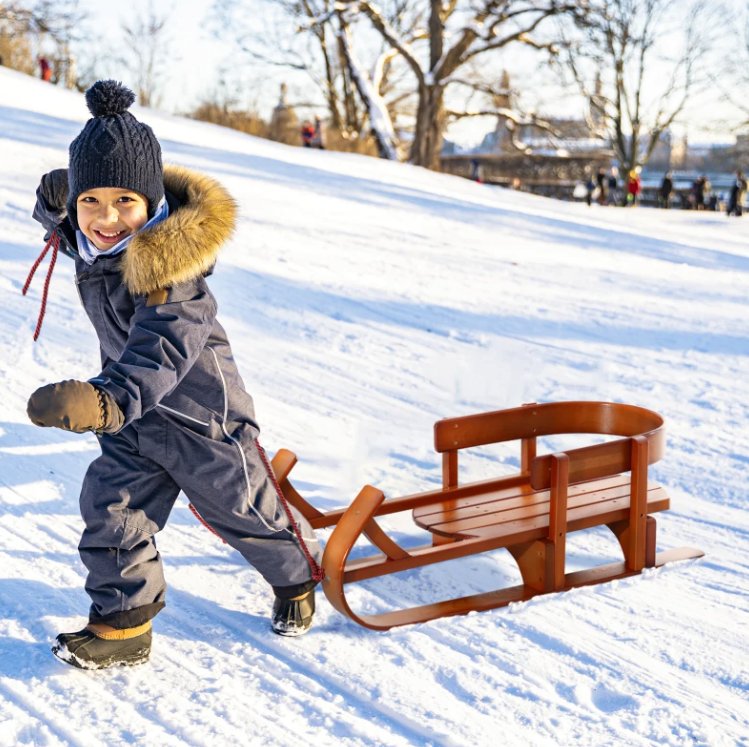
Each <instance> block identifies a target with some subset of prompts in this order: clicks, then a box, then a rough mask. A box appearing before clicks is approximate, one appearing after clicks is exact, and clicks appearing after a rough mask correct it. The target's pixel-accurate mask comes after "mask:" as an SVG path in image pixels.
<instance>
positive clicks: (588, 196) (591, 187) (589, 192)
mask: <svg viewBox="0 0 749 747" xmlns="http://www.w3.org/2000/svg"><path fill="white" fill-rule="evenodd" d="M595 191H596V183H595V182H594V181H593V177H592V176H590V174H589V175H588V178H587V179H586V181H585V202H586V203H587V204H588V207H591V205H592V204H593V193H594V192H595Z"/></svg>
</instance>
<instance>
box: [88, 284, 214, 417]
mask: <svg viewBox="0 0 749 747" xmlns="http://www.w3.org/2000/svg"><path fill="white" fill-rule="evenodd" d="M216 309H217V307H216V301H215V299H214V298H213V295H212V294H211V292H210V291H209V290H208V286H207V285H206V282H205V279H204V278H202V277H201V278H198V279H197V280H193V281H190V282H188V283H181V284H180V285H176V286H174V287H173V288H171V289H169V290H168V292H167V298H166V302H163V303H159V304H157V305H152V306H149V305H148V301H147V298H146V296H138V297H136V308H135V313H134V314H133V318H132V321H131V326H130V333H129V335H128V339H127V344H126V346H125V350H124V351H123V352H122V355H120V357H119V359H118V360H117V361H109V362H108V363H107V365H105V366H104V369H103V370H102V372H101V373H100V374H99V376H97V377H96V378H94V379H89V383H91V384H93V385H94V386H96V388H97V389H101V390H102V391H104V392H105V393H106V394H108V395H110V396H111V397H112V398H113V399H114V401H115V402H116V403H117V404H118V405H119V408H120V410H122V413H123V415H124V422H123V423H122V426H123V427H124V426H125V425H128V424H129V423H131V422H132V421H133V420H138V419H139V418H142V417H143V416H144V415H145V414H146V413H147V412H148V411H149V410H152V409H153V408H154V407H156V405H157V404H158V403H159V402H160V401H161V400H162V399H163V398H164V397H166V396H167V395H168V394H170V393H171V392H172V391H174V389H175V388H176V387H177V385H178V384H179V383H180V381H182V379H183V378H184V377H185V376H186V375H187V372H188V371H189V370H190V368H191V367H192V365H193V363H195V361H196V360H197V359H198V356H199V355H200V353H201V352H202V350H203V348H204V347H205V344H206V342H207V341H208V337H209V335H210V333H211V330H212V329H213V323H214V321H215V318H216Z"/></svg>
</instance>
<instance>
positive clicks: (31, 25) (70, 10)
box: [0, 0, 83, 82]
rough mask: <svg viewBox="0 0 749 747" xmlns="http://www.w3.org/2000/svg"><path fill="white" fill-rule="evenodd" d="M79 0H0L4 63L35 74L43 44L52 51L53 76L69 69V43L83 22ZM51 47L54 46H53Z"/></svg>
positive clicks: (54, 79) (0, 38)
mask: <svg viewBox="0 0 749 747" xmlns="http://www.w3.org/2000/svg"><path fill="white" fill-rule="evenodd" d="M77 6H78V3H77V0H57V1H56V2H53V0H38V2H35V3H28V2H27V3H22V2H0V55H2V58H3V64H4V65H5V66H6V67H10V68H12V69H14V70H19V71H21V72H24V73H27V74H29V75H33V73H34V71H35V70H36V61H35V54H36V53H38V52H40V51H41V49H42V47H44V46H47V47H48V48H49V47H52V49H54V50H55V51H54V53H53V54H52V55H51V58H52V63H53V65H52V68H53V79H52V82H57V78H58V77H59V76H60V75H62V74H64V73H65V71H67V70H68V69H69V64H70V53H69V51H68V49H69V44H70V42H71V41H72V40H74V39H75V38H76V32H77V30H78V29H79V27H80V24H81V22H82V19H83V17H82V14H81V13H80V12H79V10H78V7H77ZM50 51H51V50H50Z"/></svg>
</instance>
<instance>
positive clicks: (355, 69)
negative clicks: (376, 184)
mask: <svg viewBox="0 0 749 747" xmlns="http://www.w3.org/2000/svg"><path fill="white" fill-rule="evenodd" d="M338 21H339V23H340V31H339V38H340V39H341V41H342V42H343V44H342V49H343V52H344V54H345V56H346V63H347V68H348V72H349V75H350V76H351V79H352V80H353V82H354V85H355V86H356V90H357V91H358V92H359V96H360V98H361V100H362V101H363V102H364V106H365V107H366V109H367V114H368V115H369V123H370V126H371V128H372V136H373V137H374V139H375V143H376V144H377V152H378V154H379V156H380V158H387V159H388V160H390V161H397V160H398V144H397V143H396V139H395V131H394V129H393V122H392V120H391V119H390V113H389V112H388V110H387V106H386V105H385V102H384V101H383V99H382V96H380V94H379V93H378V92H377V91H375V89H374V86H373V85H372V81H371V80H370V78H369V75H367V73H366V72H365V71H364V70H363V69H362V67H361V64H360V63H359V60H358V59H357V57H356V54H355V53H354V49H353V45H352V44H351V35H350V32H349V28H348V26H347V24H346V21H345V19H344V17H343V14H342V13H340V12H339V13H338Z"/></svg>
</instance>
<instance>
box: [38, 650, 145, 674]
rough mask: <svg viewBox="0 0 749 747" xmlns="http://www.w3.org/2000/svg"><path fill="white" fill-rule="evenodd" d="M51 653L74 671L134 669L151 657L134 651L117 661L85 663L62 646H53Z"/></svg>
mask: <svg viewBox="0 0 749 747" xmlns="http://www.w3.org/2000/svg"><path fill="white" fill-rule="evenodd" d="M63 649H64V650H63ZM52 653H53V654H54V655H55V658H56V659H57V660H58V661H61V662H62V663H63V664H67V665H68V666H71V667H75V668H76V669H88V670H96V669H107V668H109V667H116V666H122V667H135V666H138V665H139V664H146V663H147V662H148V661H149V659H150V657H151V652H150V651H136V652H135V653H133V654H130V655H128V656H124V657H122V658H118V659H103V660H101V661H86V660H85V659H80V658H79V657H77V656H76V655H75V654H73V653H71V652H70V651H68V649H67V648H65V647H64V646H53V647H52Z"/></svg>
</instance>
